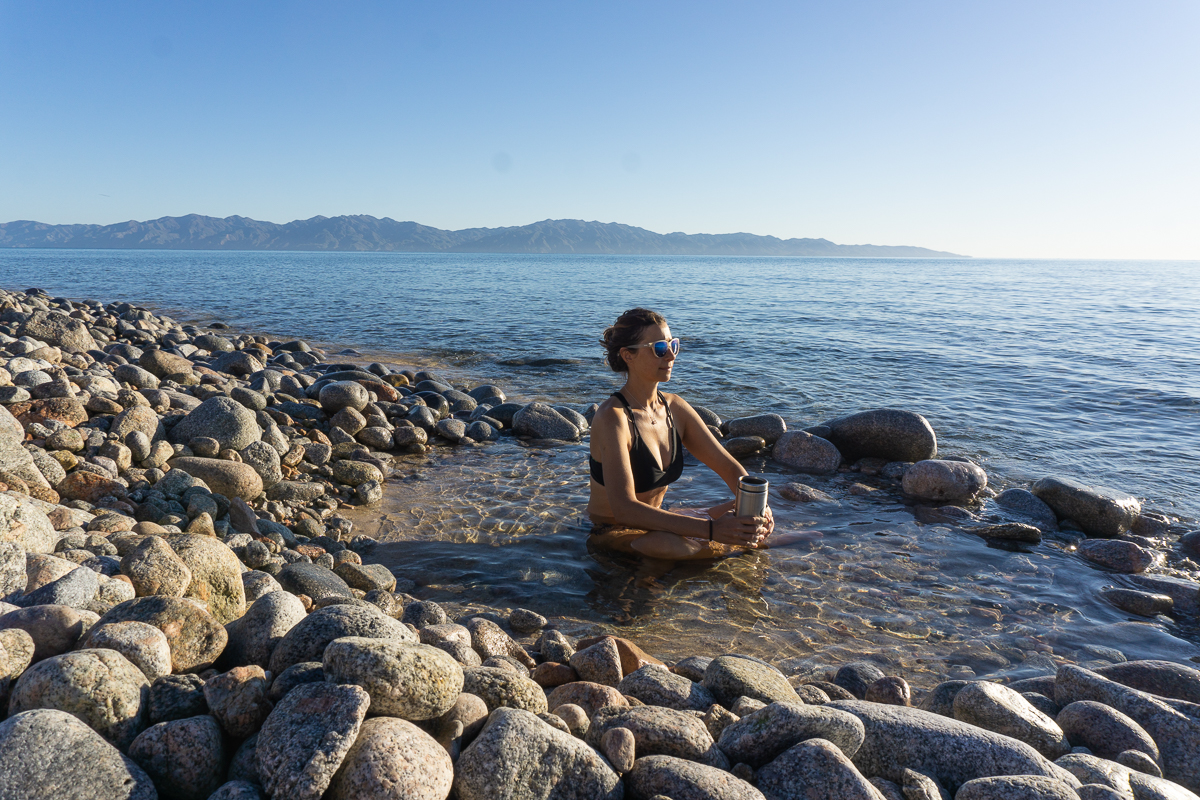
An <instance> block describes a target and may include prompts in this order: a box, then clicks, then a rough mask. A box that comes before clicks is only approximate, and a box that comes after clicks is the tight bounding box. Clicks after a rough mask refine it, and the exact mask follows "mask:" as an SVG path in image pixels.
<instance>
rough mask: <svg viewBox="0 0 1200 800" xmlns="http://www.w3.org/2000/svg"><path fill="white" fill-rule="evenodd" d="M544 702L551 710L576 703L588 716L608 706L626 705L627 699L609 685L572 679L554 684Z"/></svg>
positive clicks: (627, 703)
mask: <svg viewBox="0 0 1200 800" xmlns="http://www.w3.org/2000/svg"><path fill="white" fill-rule="evenodd" d="M546 704H547V705H548V706H549V707H550V709H551V710H554V709H556V708H558V707H559V706H561V705H576V706H579V707H580V708H582V709H583V710H584V713H586V714H587V715H588V717H589V718H590V717H591V716H592V715H593V714H595V713H596V712H597V711H599V710H600V709H602V708H606V707H608V706H627V705H629V701H628V700H627V699H626V698H625V696H624V695H622V694H621V693H620V692H618V691H617V690H616V689H614V688H613V687H611V686H604V685H602V684H599V683H590V682H588V681H574V682H572V683H564V684H563V685H561V686H556V687H555V688H554V689H552V690H551V691H550V693H549V694H547V695H546Z"/></svg>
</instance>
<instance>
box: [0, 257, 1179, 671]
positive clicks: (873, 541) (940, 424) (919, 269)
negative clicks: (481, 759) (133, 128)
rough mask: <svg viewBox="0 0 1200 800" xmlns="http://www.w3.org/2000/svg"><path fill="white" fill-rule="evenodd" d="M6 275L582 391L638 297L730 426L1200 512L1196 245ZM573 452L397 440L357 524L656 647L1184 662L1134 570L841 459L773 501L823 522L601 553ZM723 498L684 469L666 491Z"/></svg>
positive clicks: (980, 661)
mask: <svg viewBox="0 0 1200 800" xmlns="http://www.w3.org/2000/svg"><path fill="white" fill-rule="evenodd" d="M0 286H3V287H5V288H9V289H23V288H26V287H27V286H36V287H40V288H44V289H46V290H47V291H49V292H51V293H52V294H56V295H62V296H66V297H72V298H81V297H89V298H97V299H100V300H103V301H106V302H107V301H110V300H128V301H131V302H134V303H140V304H148V305H153V306H155V307H157V308H158V309H159V310H161V311H165V312H166V313H170V314H172V315H173V316H175V317H176V318H177V319H180V320H184V321H195V322H211V321H215V320H221V321H224V322H226V323H229V324H230V325H232V326H233V327H234V328H237V329H243V330H246V329H248V330H253V331H256V332H264V333H269V334H273V335H278V336H289V337H292V336H296V337H304V338H307V339H309V340H310V341H313V342H319V343H324V344H325V345H328V346H334V347H335V348H336V349H341V348H342V347H354V348H356V349H357V350H359V351H361V352H362V353H363V354H364V355H366V356H369V357H370V358H371V359H378V360H381V361H390V362H393V363H398V364H399V363H405V364H421V365H426V366H432V367H435V368H438V369H441V370H443V371H444V372H445V373H446V374H447V375H448V376H450V377H452V378H454V379H455V380H456V381H460V382H472V383H479V382H495V383H498V384H500V385H501V386H503V387H504V388H505V390H506V392H507V393H508V394H509V395H510V396H511V397H514V398H515V399H522V400H533V399H543V400H551V401H553V402H556V403H569V404H576V405H580V406H582V405H584V404H586V403H590V402H594V401H598V400H600V399H601V398H603V397H604V396H605V395H607V394H608V393H609V392H611V391H612V390H613V389H614V388H616V387H618V386H619V381H618V380H617V379H616V378H615V376H614V375H613V374H612V373H611V372H608V371H607V370H606V368H605V367H603V365H602V364H601V361H600V357H601V352H600V348H599V346H598V344H597V342H596V340H597V338H598V337H599V335H600V333H601V331H602V330H603V328H604V327H605V326H606V325H607V324H609V323H611V321H612V320H613V319H614V318H615V317H616V316H617V315H618V314H619V313H620V312H621V311H622V310H624V309H626V308H629V307H632V306H635V305H644V306H648V307H650V308H654V309H656V310H658V311H660V312H662V313H663V314H664V315H665V316H666V317H667V319H668V320H669V322H670V325H671V329H672V332H673V333H674V334H675V335H676V336H679V337H680V338H681V339H682V340H683V350H682V352H681V353H680V357H679V361H678V363H677V366H676V369H675V375H676V377H675V379H674V380H672V382H671V384H670V386H669V387H668V388H670V389H671V390H672V391H677V392H679V393H681V394H683V395H684V396H685V397H686V398H688V399H689V400H691V401H692V402H693V403H698V404H701V405H705V406H708V407H709V408H711V409H713V410H714V411H716V412H717V413H719V414H720V415H721V416H722V417H725V418H730V417H733V416H738V415H743V414H750V413H758V412H766V411H770V412H775V413H778V414H781V415H782V416H783V417H784V418H785V419H786V420H787V422H788V425H789V427H805V426H809V425H812V424H816V423H818V422H821V421H823V420H826V419H829V418H832V417H834V416H837V415H841V414H845V413H851V412H854V411H860V410H864V409H869V408H877V407H884V406H888V407H895V408H904V409H909V410H913V411H917V412H920V413H922V414H924V415H925V416H926V417H927V418H928V419H929V420H930V422H931V423H932V425H933V427H934V429H935V431H936V432H937V434H938V439H939V447H940V450H941V452H942V453H943V454H947V455H963V456H968V457H970V458H971V459H973V460H975V461H977V462H978V463H980V464H981V465H982V466H983V467H984V468H985V469H986V470H987V471H988V474H989V477H990V479H991V481H992V485H993V486H994V487H995V488H997V489H1002V488H1005V487H1007V486H1012V485H1016V486H1024V485H1026V484H1027V483H1029V482H1031V481H1033V480H1036V479H1037V478H1040V477H1042V476H1046V475H1056V476H1064V477H1071V478H1075V479H1078V480H1082V481H1084V482H1087V483H1092V484H1096V485H1100V486H1105V487H1109V488H1113V489H1120V490H1123V491H1127V492H1130V493H1132V494H1134V495H1137V496H1138V497H1140V498H1142V500H1143V501H1144V502H1145V503H1146V504H1147V505H1148V506H1149V507H1151V508H1155V509H1158V510H1161V511H1164V512H1166V513H1169V514H1172V515H1177V516H1182V517H1185V518H1188V519H1193V520H1194V519H1195V518H1197V517H1200V324H1197V321H1198V320H1200V262H1186V263H1184V262H1179V263H1167V262H1144V263H1140V262H1103V261H1009V260H1006V261H999V260H981V259H971V260H917V259H896V260H889V259H788V258H733V257H625V256H502V255H443V254H432V255H426V254H391V253H362V254H354V253H252V252H247V253H241V252H238V253H226V252H163V251H150V252H147V251H80V250H25V251H22V250H0ZM547 359H549V360H547ZM585 457H586V450H585V448H584V447H583V446H579V447H575V448H566V449H560V450H538V449H531V448H526V447H522V446H520V445H518V444H516V443H514V442H512V441H511V440H506V441H505V442H503V443H501V444H498V445H493V446H490V447H486V448H476V449H469V450H462V449H460V450H458V451H453V452H449V451H444V450H438V451H435V452H434V454H433V455H431V456H429V457H423V458H411V459H402V460H401V462H402V463H401V470H402V473H403V474H404V475H405V476H406V477H405V478H403V479H401V480H397V481H393V483H392V484H391V485H390V487H389V495H388V500H387V502H386V507H385V509H384V512H383V513H382V515H381V513H380V512H379V511H375V512H372V513H366V514H364V513H363V512H358V514H359V524H360V525H361V526H363V527H364V528H366V529H369V530H374V531H376V532H378V533H379V534H380V535H381V536H383V537H386V538H387V539H389V541H391V542H392V543H391V544H388V545H385V546H384V547H383V548H382V550H383V551H384V552H385V553H386V557H387V560H389V563H390V564H391V565H392V566H394V567H395V568H396V569H397V571H398V572H405V571H406V570H407V572H406V574H408V573H411V574H410V577H413V578H414V579H416V580H417V582H418V584H419V585H420V587H421V589H420V590H419V591H420V592H421V593H423V595H424V596H428V597H433V598H435V599H439V600H447V601H449V600H455V599H462V597H463V596H464V592H465V594H467V595H470V596H471V597H472V598H473V599H477V600H480V601H486V602H492V603H498V604H501V605H526V606H529V607H532V608H537V609H540V610H542V611H543V612H544V613H550V614H554V615H558V616H562V617H563V618H564V619H566V618H570V619H573V620H577V621H578V622H579V625H581V626H586V625H589V624H602V625H606V626H608V627H609V628H613V629H618V630H621V631H623V632H626V633H630V634H634V635H638V636H639V641H645V642H648V643H649V645H650V646H651V647H653V646H655V645H656V646H658V648H659V650H660V651H661V652H664V653H677V654H685V651H687V650H688V648H689V647H691V648H693V649H696V647H697V642H699V641H701V640H703V641H704V642H709V643H711V642H714V641H716V642H720V643H721V646H724V647H729V648H739V649H741V650H743V651H746V652H757V653H760V654H766V655H770V656H771V657H772V658H773V659H774V660H776V661H780V660H783V661H789V660H790V663H792V664H794V665H795V666H796V667H797V668H799V667H802V666H803V667H819V666H821V665H823V664H826V663H837V662H838V661H839V660H844V658H845V657H847V656H848V655H851V654H854V653H856V652H872V653H876V654H879V653H885V655H879V656H878V657H880V658H887V659H890V660H892V661H895V662H897V663H898V665H899V666H901V667H903V668H904V669H906V670H910V671H915V672H916V673H922V672H923V671H926V672H928V674H929V676H930V680H932V679H933V678H934V677H936V675H938V674H944V673H945V671H946V670H947V668H948V667H949V666H950V665H953V666H954V668H955V669H958V670H960V671H961V670H962V669H964V668H971V669H974V670H975V671H976V672H979V673H981V674H982V673H991V672H994V671H996V670H1008V671H1010V672H1013V673H1014V674H1016V673H1020V672H1021V671H1022V670H1024V671H1025V672H1028V671H1030V670H1033V671H1037V670H1038V669H1044V668H1045V662H1046V659H1049V658H1053V657H1056V656H1057V657H1069V658H1081V659H1084V660H1086V659H1085V656H1087V654H1088V653H1090V652H1091V651H1089V650H1087V648H1089V647H1090V648H1092V649H1096V648H1097V647H1099V648H1100V649H1101V650H1103V648H1104V647H1111V648H1116V649H1119V650H1121V651H1123V652H1125V653H1126V654H1127V655H1129V656H1130V657H1133V656H1138V655H1141V656H1146V655H1157V656H1160V657H1170V658H1186V657H1190V656H1192V655H1200V648H1197V647H1196V646H1195V645H1194V644H1192V642H1195V641H1200V636H1196V635H1195V632H1194V631H1191V630H1188V629H1187V628H1181V627H1179V626H1177V625H1176V624H1175V623H1173V622H1171V621H1170V620H1167V619H1165V618H1160V619H1159V620H1158V621H1155V622H1144V621H1131V620H1130V619H1129V618H1128V616H1127V615H1124V614H1122V613H1121V612H1118V611H1116V610H1115V609H1113V608H1111V607H1109V606H1107V605H1106V604H1104V603H1103V601H1101V600H1099V599H1098V598H1097V597H1096V596H1095V594H1096V591H1098V589H1099V588H1101V587H1103V586H1105V585H1109V584H1123V582H1124V581H1125V580H1127V579H1125V578H1124V577H1122V576H1116V575H1112V574H1106V573H1103V572H1101V571H1098V570H1096V569H1095V568H1093V567H1091V566H1088V565H1085V564H1084V563H1083V562H1082V561H1081V560H1080V559H1079V558H1078V557H1077V556H1075V555H1073V554H1072V553H1070V552H1069V551H1068V548H1066V547H1065V546H1061V545H1056V544H1055V543H1053V542H1049V541H1048V543H1047V544H1044V545H1042V546H1040V547H1039V548H1034V549H1033V550H1031V551H1030V552H1028V553H1012V552H1007V551H999V550H995V549H991V548H988V547H987V546H986V545H985V544H984V543H983V542H982V541H981V540H977V539H975V538H974V537H971V536H969V535H967V534H964V533H963V532H962V531H961V530H958V529H956V528H955V527H954V526H953V525H930V524H922V523H918V522H917V521H915V520H914V518H913V515H912V513H911V511H910V510H908V509H907V508H906V507H905V506H904V505H903V504H902V503H900V502H899V499H898V498H896V497H894V496H893V495H890V494H888V493H887V492H884V493H883V494H882V495H881V496H879V497H859V496H854V495H850V494H849V493H848V491H847V489H848V485H849V483H848V481H847V479H846V478H845V477H844V476H837V477H834V478H828V479H805V482H806V483H810V484H812V485H814V486H818V487H819V488H823V489H825V490H826V491H829V492H830V493H831V494H833V495H834V496H835V497H838V498H839V500H840V505H838V506H825V507H821V508H817V507H814V506H808V507H804V506H792V505H791V504H787V503H786V502H784V501H781V500H775V501H773V507H774V508H775V509H776V514H777V517H779V518H780V527H781V528H782V529H789V528H790V529H794V530H795V531H797V532H804V533H808V534H811V536H810V537H809V538H808V539H806V540H804V541H801V542H798V543H796V544H794V545H789V546H787V547H784V548H781V549H777V550H771V551H766V552H760V553H756V554H754V555H752V556H747V557H741V558H735V559H727V560H726V561H724V562H720V563H718V564H715V565H711V564H710V565H701V566H695V565H693V566H688V567H686V568H685V567H681V566H676V565H649V566H647V565H645V564H641V565H632V564H629V563H625V562H623V561H621V560H611V559H608V558H606V557H604V556H603V555H596V554H588V553H587V552H586V550H585V548H584V545H583V541H584V538H585V528H584V526H583V524H582V523H581V521H580V519H579V515H580V512H581V510H582V505H583V504H584V503H585V502H586V498H585V494H586V468H585V465H584V463H583V462H584V459H585ZM749 466H750V468H751V469H760V470H763V471H766V472H768V473H770V472H772V471H773V469H774V468H773V467H772V466H771V465H770V464H769V463H768V462H766V461H759V462H756V463H754V464H751V465H749ZM769 477H771V478H772V479H773V480H774V481H782V480H786V479H787V476H782V475H770V476H769ZM434 487H436V488H434ZM447 487H450V488H449V490H447ZM721 490H723V486H721V485H720V484H719V482H717V481H716V480H715V479H713V478H712V477H711V475H709V474H707V471H706V470H704V469H703V468H694V469H690V470H689V471H688V474H687V477H685V479H684V481H682V482H681V483H680V484H678V485H677V486H676V487H675V488H674V489H673V494H675V495H677V499H678V500H679V501H681V502H683V503H689V502H691V503H697V504H698V503H703V502H706V501H707V500H709V499H710V498H713V497H716V496H719V494H720V491H721ZM986 510H987V511H994V510H995V509H994V508H988V509H986ZM834 601H837V602H834ZM709 649H712V647H711V645H710V647H709ZM1081 654H1082V655H1081ZM1092 655H1095V654H1092ZM1096 657H1103V655H1099V656H1096ZM918 682H920V677H919V675H918Z"/></svg>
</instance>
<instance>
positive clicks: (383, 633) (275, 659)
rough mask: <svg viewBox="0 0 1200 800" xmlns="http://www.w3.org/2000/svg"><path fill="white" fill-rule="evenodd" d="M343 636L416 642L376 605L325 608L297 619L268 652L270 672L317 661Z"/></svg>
mask: <svg viewBox="0 0 1200 800" xmlns="http://www.w3.org/2000/svg"><path fill="white" fill-rule="evenodd" d="M346 636H362V637H366V638H369V639H390V640H393V641H397V642H412V643H414V644H415V643H416V642H417V635H416V634H415V633H413V632H412V631H411V630H409V629H408V628H407V627H406V626H405V625H404V624H403V623H401V622H399V621H398V620H395V619H392V618H391V617H389V616H387V615H386V614H384V613H383V612H382V611H380V610H379V609H378V608H376V607H375V606H371V605H369V604H367V605H362V606H354V605H342V604H339V605H332V606H326V607H325V608H321V609H317V610H316V611H314V612H312V613H311V614H309V615H308V616H307V617H305V618H304V619H302V620H300V622H298V623H297V624H296V625H295V626H294V627H293V628H292V629H291V630H290V631H288V632H287V633H286V634H285V635H284V637H283V639H281V640H280V641H279V644H277V645H276V646H275V650H274V652H272V653H271V672H273V673H275V674H276V675H278V674H279V673H281V672H283V671H284V670H285V669H287V668H288V667H290V666H292V665H293V664H298V663H300V662H301V661H320V660H321V658H322V656H323V655H324V653H325V648H326V647H327V646H328V645H329V643H330V642H332V641H333V640H334V639H341V638H343V637H346Z"/></svg>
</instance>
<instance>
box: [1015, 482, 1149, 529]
mask: <svg viewBox="0 0 1200 800" xmlns="http://www.w3.org/2000/svg"><path fill="white" fill-rule="evenodd" d="M1033 493H1034V494H1035V495H1037V496H1038V498H1039V499H1040V500H1042V501H1043V502H1045V503H1046V505H1048V506H1050V508H1052V509H1054V513H1055V514H1057V515H1058V518H1059V519H1072V520H1074V521H1075V522H1076V523H1078V525H1079V527H1080V528H1081V529H1083V531H1085V532H1086V533H1087V534H1088V535H1089V536H1097V537H1102V538H1113V537H1115V536H1120V535H1121V534H1122V533H1124V532H1125V531H1127V530H1129V528H1130V527H1131V526H1132V525H1133V523H1134V522H1135V521H1136V520H1137V518H1138V515H1139V514H1141V513H1142V504H1141V503H1140V502H1138V500H1137V498H1136V497H1133V496H1132V495H1128V494H1125V493H1124V492H1116V491H1110V490H1107V489H1098V488H1096V487H1092V486H1085V485H1083V484H1082V483H1077V482H1075V481H1072V480H1067V479H1065V478H1042V479H1041V480H1040V481H1038V482H1037V483H1035V484H1034V485H1033Z"/></svg>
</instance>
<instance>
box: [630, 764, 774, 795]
mask: <svg viewBox="0 0 1200 800" xmlns="http://www.w3.org/2000/svg"><path fill="white" fill-rule="evenodd" d="M625 784H626V786H627V787H628V788H629V791H630V792H631V794H632V795H633V797H634V798H636V800H644V799H648V798H654V797H656V796H660V795H661V796H664V797H670V798H672V800H765V798H764V797H763V795H762V793H761V792H759V791H758V790H757V789H755V788H754V787H753V786H751V785H750V784H748V783H746V782H745V781H743V780H741V779H739V778H736V777H734V776H733V775H730V774H729V773H728V772H725V771H723V770H720V769H717V768H715V767H709V766H705V765H704V764H697V763H695V762H693V761H685V760H683V759H680V758H672V757H671V756H645V757H643V758H639V759H638V760H637V761H635V762H634V764H633V769H632V770H630V771H629V773H628V774H627V775H626V776H625Z"/></svg>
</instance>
